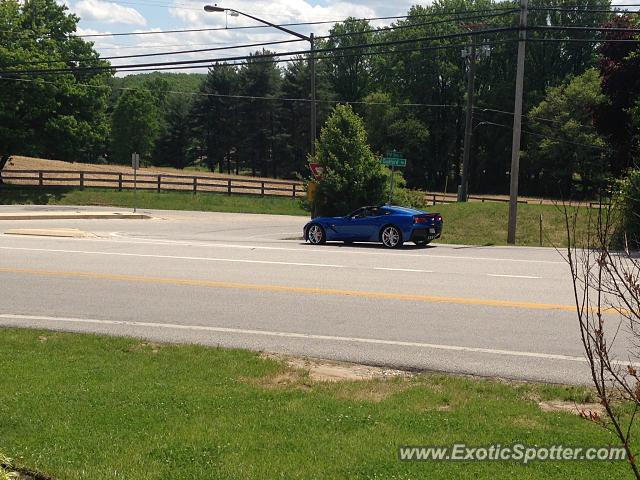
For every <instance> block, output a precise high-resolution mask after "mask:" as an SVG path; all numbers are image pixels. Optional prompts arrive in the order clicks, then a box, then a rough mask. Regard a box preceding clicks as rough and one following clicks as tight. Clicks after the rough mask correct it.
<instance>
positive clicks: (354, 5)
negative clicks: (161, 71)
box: [79, 0, 430, 72]
mask: <svg viewBox="0 0 640 480" xmlns="http://www.w3.org/2000/svg"><path fill="white" fill-rule="evenodd" d="M98 1H100V0H81V2H80V3H82V2H92V3H93V2H98ZM172 1H173V2H174V3H173V4H172V5H173V6H172V7H170V8H168V9H167V11H166V13H165V15H166V17H167V19H169V20H170V22H169V25H170V26H169V27H167V26H164V27H163V28H157V27H156V28H151V29H148V28H145V29H141V30H147V31H149V30H168V29H192V28H196V29H197V28H216V27H222V28H224V27H225V26H226V24H227V21H228V26H229V27H239V26H249V25H257V23H256V22H255V21H253V20H251V19H248V18H243V17H231V16H229V17H228V18H226V15H225V14H224V13H218V14H215V13H206V12H204V11H203V9H202V6H203V5H204V4H205V3H216V0H204V1H203V0H172ZM217 1H218V5H220V6H222V7H225V6H228V7H229V8H235V9H237V10H240V11H244V12H246V13H249V14H252V15H255V16H256V17H259V18H263V19H265V20H268V21H270V22H273V23H276V24H283V23H299V22H322V21H329V20H342V19H344V18H346V17H349V16H353V17H357V18H362V17H378V16H387V15H406V13H407V11H408V10H409V8H410V6H411V5H412V4H416V3H419V4H423V5H425V4H427V3H430V2H416V1H414V0H395V1H394V2H388V1H382V0H324V1H322V0H321V1H319V2H318V1H314V0H270V1H264V0H233V2H231V0H217ZM100 3H107V2H104V1H100ZM109 8H111V7H109ZM109 16H110V17H113V16H114V15H113V12H112V11H111V10H110V11H109ZM103 23H105V25H104V26H103V25H99V26H97V27H95V28H98V29H100V31H102V32H105V31H106V30H108V27H107V26H106V23H107V22H103ZM390 23H392V20H380V21H376V22H372V26H373V27H379V26H383V25H388V24H390ZM81 25H82V23H81ZM165 25H166V23H165ZM332 26H333V25H332V24H331V23H327V24H316V25H300V26H291V27H289V28H290V29H291V30H294V31H296V32H299V33H302V34H305V35H308V34H309V33H311V32H313V33H315V35H316V36H321V35H326V34H327V33H328V32H329V30H330V29H331V27H332ZM135 30H136V31H138V29H135ZM79 33H84V34H90V33H98V32H97V31H95V30H93V29H91V30H89V29H87V28H86V27H85V28H83V29H80V30H79ZM105 33H106V32H105ZM292 38H293V37H292V36H290V35H288V34H286V33H284V32H280V31H278V30H276V29H273V28H268V27H266V28H261V29H240V30H224V29H223V30H218V31H204V32H190V33H170V34H161V35H141V36H131V37H92V38H87V40H91V41H93V42H95V46H96V49H97V50H98V51H99V52H100V53H101V56H103V57H104V56H106V57H111V56H121V55H133V54H148V53H157V52H176V51H178V50H190V49H203V48H210V47H211V48H213V47H220V46H229V45H241V44H249V43H259V42H271V41H279V40H291V39H292ZM265 48H267V49H269V50H271V51H275V52H286V51H297V50H306V49H307V48H308V44H307V43H306V42H300V43H287V44H281V45H271V46H267V47H265ZM256 50H258V47H249V48H240V49H230V50H221V51H210V52H195V53H191V54H180V55H176V54H173V55H172V54H171V53H169V55H166V56H158V57H138V58H119V59H113V60H111V63H112V64H113V65H129V64H136V63H154V62H170V61H176V60H196V59H213V58H220V59H222V58H225V57H234V56H242V55H248V54H249V53H251V52H254V51H256ZM206 70H207V69H206V67H202V68H198V69H193V70H191V69H185V70H183V71H185V72H206Z"/></svg>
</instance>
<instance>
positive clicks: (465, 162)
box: [458, 34, 476, 202]
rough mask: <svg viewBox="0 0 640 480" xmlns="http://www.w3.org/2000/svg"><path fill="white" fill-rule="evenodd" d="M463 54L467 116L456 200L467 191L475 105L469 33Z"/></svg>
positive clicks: (473, 53) (473, 54) (462, 198)
mask: <svg viewBox="0 0 640 480" xmlns="http://www.w3.org/2000/svg"><path fill="white" fill-rule="evenodd" d="M463 55H464V56H466V57H467V59H468V60H469V70H468V73H467V75H468V77H467V118H466V121H465V126H464V152H463V156H462V176H461V179H460V188H459V189H458V201H459V202H466V201H467V195H468V192H469V173H470V172H469V167H470V165H469V164H470V163H471V162H470V157H471V136H472V135H473V106H474V105H475V90H476V87H475V84H476V36H475V35H473V34H472V35H471V47H470V49H469V50H466V49H465V50H464V51H463Z"/></svg>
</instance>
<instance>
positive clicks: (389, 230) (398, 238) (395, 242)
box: [380, 225, 402, 248]
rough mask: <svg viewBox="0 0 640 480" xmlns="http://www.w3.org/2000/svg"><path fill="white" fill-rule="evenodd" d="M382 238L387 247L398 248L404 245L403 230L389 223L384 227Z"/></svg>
mask: <svg viewBox="0 0 640 480" xmlns="http://www.w3.org/2000/svg"><path fill="white" fill-rule="evenodd" d="M380 240H381V241H382V244H383V245H384V246H385V247H387V248H398V247H401V246H402V232H401V231H400V230H399V229H398V227H395V226H393V225H388V226H386V227H384V228H383V229H382V232H381V233H380Z"/></svg>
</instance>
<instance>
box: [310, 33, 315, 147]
mask: <svg viewBox="0 0 640 480" xmlns="http://www.w3.org/2000/svg"><path fill="white" fill-rule="evenodd" d="M309 43H310V44H311V48H310V52H311V53H310V56H309V75H310V76H311V131H310V134H311V138H310V140H311V150H310V152H311V156H314V155H315V154H316V135H317V131H316V128H317V127H316V121H317V116H316V57H315V49H316V43H315V37H314V35H313V33H311V34H310V35H309Z"/></svg>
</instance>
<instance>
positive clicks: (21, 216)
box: [0, 212, 151, 221]
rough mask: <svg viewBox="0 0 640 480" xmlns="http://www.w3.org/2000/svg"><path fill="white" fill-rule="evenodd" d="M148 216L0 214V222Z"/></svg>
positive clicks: (66, 213) (141, 216) (116, 214)
mask: <svg viewBox="0 0 640 480" xmlns="http://www.w3.org/2000/svg"><path fill="white" fill-rule="evenodd" d="M148 218H151V217H150V216H149V215H144V214H142V213H118V212H108V213H99V212H92V213H84V212H77V213H68V212H49V213H44V212H43V213H0V221H2V220H77V219H78V220H85V219H86V220H100V219H129V220H131V219H138V220H143V219H148Z"/></svg>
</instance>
